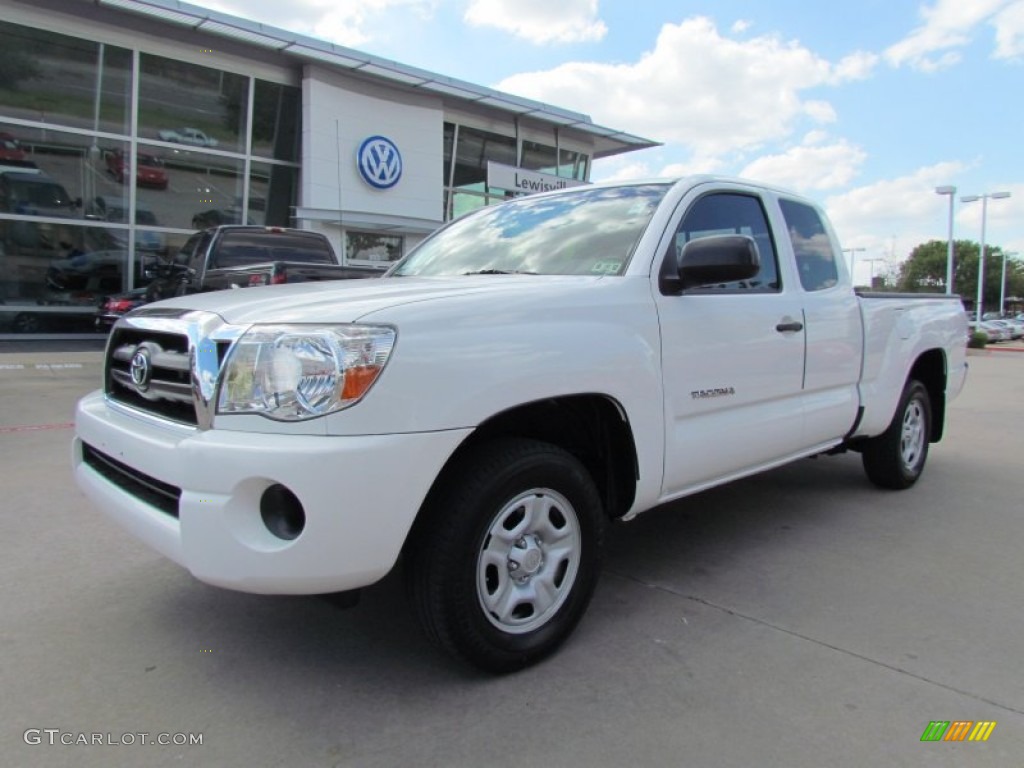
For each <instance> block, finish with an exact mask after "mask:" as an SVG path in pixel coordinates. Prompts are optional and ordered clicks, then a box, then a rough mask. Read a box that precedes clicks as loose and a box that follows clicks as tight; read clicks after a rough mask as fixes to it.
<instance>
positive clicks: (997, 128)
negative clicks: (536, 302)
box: [201, 0, 1024, 283]
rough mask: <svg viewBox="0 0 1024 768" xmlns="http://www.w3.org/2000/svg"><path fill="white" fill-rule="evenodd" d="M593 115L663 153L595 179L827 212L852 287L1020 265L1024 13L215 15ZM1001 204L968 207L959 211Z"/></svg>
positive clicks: (798, 4)
mask: <svg viewBox="0 0 1024 768" xmlns="http://www.w3.org/2000/svg"><path fill="white" fill-rule="evenodd" d="M201 4H202V5H203V6H204V7H208V8H212V9H215V10H220V11H223V12H226V13H230V14H232V15H235V16H240V17H243V18H247V19H251V20H253V21H258V22H263V23H266V24H270V25H272V26H275V27H279V28H284V29H289V30H292V31H295V32H299V33H302V34H306V35H311V36H313V37H316V38H319V39H321V40H326V41H330V42H334V43H339V44H341V45H345V46H348V47H351V48H355V49H357V50H360V51H364V52H366V53H370V54H374V55H376V56H382V57H385V58H388V59H392V60H395V61H398V62H401V63H403V64H409V65H412V66H416V67H421V68H423V69H427V70H430V71H432V72H436V73H438V74H442V75H447V76H449V77H455V78H459V79H462V80H467V81H469V82H472V83H475V84H478V85H484V86H488V87H491V88H495V89H497V90H501V91H505V92H508V93H512V94H516V95H519V96H524V97H527V98H531V99H535V100H538V101H543V102H546V103H548V104H552V105H554V106H558V107H563V108H565V109H570V110H574V111H578V112H583V113H585V114H587V115H590V117H591V118H592V119H593V120H594V122H595V123H598V124H600V125H603V126H607V127H611V128H616V129H620V130H624V131H626V132H629V133H633V134H636V135H639V136H642V137H644V138H647V139H652V140H655V141H658V142H661V143H662V145H663V146H660V147H657V148H653V149H647V150H642V151H639V152H631V153H627V154H625V155H621V156H618V157H615V158H607V159H604V160H598V161H596V162H595V163H594V168H593V172H592V174H591V178H592V180H595V181H600V180H605V179H629V178H650V177H660V176H680V175H685V174H689V173H714V174H723V175H728V176H741V177H746V178H750V179H755V180H758V181H764V182H770V183H773V184H779V185H782V186H784V187H787V188H789V189H792V190H795V191H797V192H800V193H803V194H805V195H807V196H809V197H811V198H813V199H814V200H816V201H817V202H818V203H820V204H821V205H823V206H824V208H825V209H826V211H827V212H828V213H829V216H830V217H831V219H832V222H833V225H834V226H835V229H836V232H837V234H838V236H839V239H840V241H841V243H842V247H843V249H844V250H846V251H847V259H848V260H849V259H854V260H855V279H856V280H857V281H858V283H860V282H866V281H867V278H868V276H869V272H870V273H871V274H874V275H881V274H885V273H887V272H888V273H890V274H892V273H894V272H895V270H896V269H897V268H898V266H897V265H898V263H899V262H900V261H902V260H903V259H905V258H906V257H907V256H908V255H909V253H910V251H911V250H912V249H913V248H914V246H916V245H918V244H920V243H923V242H926V241H928V240H943V241H945V240H946V239H947V236H948V231H949V200H950V198H949V197H948V196H941V195H938V194H936V193H935V188H936V187H939V186H955V187H956V188H957V193H956V196H955V202H954V237H955V238H956V239H967V240H974V241H975V242H977V241H979V240H980V239H981V229H982V208H983V207H986V208H987V215H986V216H985V225H986V236H985V242H986V244H987V245H989V246H993V245H998V246H1001V247H1002V248H1003V250H1004V251H1008V252H1016V253H1019V254H1020V258H1022V259H1024V0H926V1H925V2H914V1H913V0H858V2H856V3H823V2H819V3H811V2H808V1H807V0H771V2H765V1H764V0H715V1H714V2H708V1H707V0H705V1H704V2H694V1H692V0H670V1H663V0H289V2H288V3H281V2H280V0H207V2H201ZM993 192H1009V193H1010V194H1011V197H1010V198H1008V199H989V200H988V201H987V204H986V205H985V206H983V203H982V201H980V200H979V201H976V202H972V203H963V202H961V200H960V197H961V196H970V195H984V194H990V193H993Z"/></svg>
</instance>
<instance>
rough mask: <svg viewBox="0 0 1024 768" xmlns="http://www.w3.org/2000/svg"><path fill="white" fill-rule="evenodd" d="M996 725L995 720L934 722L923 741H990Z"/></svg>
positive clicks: (925, 731) (927, 729) (925, 732)
mask: <svg viewBox="0 0 1024 768" xmlns="http://www.w3.org/2000/svg"><path fill="white" fill-rule="evenodd" d="M996 725H997V723H996V721H995V720H979V721H977V722H975V721H973V720H953V721H952V722H950V721H949V720H932V721H931V722H930V723H928V727H927V728H925V729H924V733H923V734H921V741H988V737H989V736H991V735H992V731H994V730H995V729H996Z"/></svg>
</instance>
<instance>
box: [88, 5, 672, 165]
mask: <svg viewBox="0 0 1024 768" xmlns="http://www.w3.org/2000/svg"><path fill="white" fill-rule="evenodd" d="M93 2H94V3H95V5H97V6H100V7H106V8H114V9H117V10H121V11H126V12H129V13H136V14H139V15H142V16H147V17H149V18H153V19H156V20H158V21H163V22H166V23H170V24H177V25H179V26H184V27H188V28H191V29H193V30H196V31H200V32H208V33H210V34H214V35H220V36H222V37H228V38H231V39H233V40H237V41H240V42H243V43H249V44H251V45H256V46H261V47H264V48H268V49H271V50H275V51H277V52H278V53H281V54H284V55H287V56H294V57H297V58H301V59H304V60H311V61H316V62H318V63H325V64H334V65H335V66H338V67H340V68H342V69H346V70H349V71H355V72H363V73H364V74H367V75H370V76H373V77H378V78H380V79H383V80H390V81H392V82H396V83H400V84H402V85H405V86H410V87H412V88H415V89H421V90H424V91H428V92H434V93H440V94H442V95H446V96H450V97H452V98H456V99H460V100H463V101H466V102H469V103H479V104H481V105H483V106H488V107H492V108H494V109H499V110H504V111H507V112H512V113H514V114H516V115H521V116H528V117H534V118H536V119H538V120H543V121H545V122H550V123H552V124H554V125H558V126H562V127H566V128H571V129H574V130H579V131H582V132H584V133H588V134H590V135H593V136H595V137H599V138H600V139H604V140H605V141H607V142H611V143H615V144H621V148H620V149H615V148H614V147H610V148H608V149H607V150H606V151H604V152H603V153H602V154H600V155H597V154H595V157H607V156H609V155H614V154H620V153H621V152H628V151H631V150H634V149H644V148H648V147H657V146H661V143H660V142H656V141H651V140H650V139H644V138H642V137H640V136H635V135H633V134H629V133H626V132H625V131H619V130H616V129H612V128H607V127H604V126H600V125H597V124H595V123H594V122H593V121H592V120H591V118H590V116H589V115H586V114H584V113H582V112H575V111H572V110H568V109H564V108H562V107H556V106H553V105H551V104H546V103H544V102H540V101H535V100H533V99H528V98H525V97H522V96H515V95H513V94H510V93H505V92H504V91H498V90H495V89H493V88H488V87H486V86H482V85H476V84H474V83H470V82H468V81H466V80H459V79H458V78H454V77H448V76H447V75H441V74H439V73H436V72H431V71H429V70H425V69H420V68H419V67H413V66H410V65H408V64H402V63H400V62H397V61H393V60H391V59H385V58H383V57H380V56H374V55H372V54H368V53H364V52H362V51H357V50H355V49H354V48H347V47H345V46H342V45H338V44H335V43H329V42H327V41H324V40H319V39H317V38H314V37H310V36H308V35H303V34H300V33H297V32H290V31H287V30H284V29H279V28H277V27H272V26H270V25H269V24H263V23H262V22H256V21H250V20H249V19H244V18H241V17H238V16H231V15H229V14H226V13H222V12H220V11H214V10H210V9H208V8H202V7H200V6H198V5H192V4H191V3H186V2H182V1H181V0H93Z"/></svg>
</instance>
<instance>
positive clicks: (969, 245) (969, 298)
mask: <svg viewBox="0 0 1024 768" xmlns="http://www.w3.org/2000/svg"><path fill="white" fill-rule="evenodd" d="M947 253H948V247H947V241H945V240H930V241H928V242H927V243H922V244H921V245H919V246H917V247H916V248H914V250H913V251H911V252H910V256H909V257H908V258H907V260H906V261H904V262H903V263H902V264H900V270H899V277H898V278H897V285H898V289H899V290H900V291H905V292H908V293H920V292H938V293H943V292H945V290H946V259H947ZM1002 269H1003V249H1002V248H1001V247H999V246H995V247H992V246H986V247H985V294H984V296H983V301H984V305H985V306H986V307H991V308H993V309H995V308H996V307H997V305H998V304H999V293H1000V282H1001V278H1002ZM953 291H954V292H956V293H958V294H960V295H961V296H962V297H963V298H964V300H965V301H966V302H967V303H968V304H973V303H974V301H975V299H976V298H977V296H978V244H977V243H975V242H973V241H971V240H957V241H955V242H954V244H953ZM1006 296H1007V298H1009V297H1024V263H1022V262H1020V261H1017V260H1016V259H1013V258H1010V259H1007V261H1006Z"/></svg>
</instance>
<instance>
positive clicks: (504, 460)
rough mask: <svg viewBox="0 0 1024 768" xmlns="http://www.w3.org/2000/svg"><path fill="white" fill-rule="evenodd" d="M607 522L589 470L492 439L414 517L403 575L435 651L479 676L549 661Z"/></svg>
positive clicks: (575, 608)
mask: <svg viewBox="0 0 1024 768" xmlns="http://www.w3.org/2000/svg"><path fill="white" fill-rule="evenodd" d="M604 525H605V518H604V512H603V509H602V504H601V499H600V496H599V495H598V493H597V490H596V488H595V486H594V481H593V479H592V478H591V476H590V474H589V473H588V472H587V470H586V468H585V467H584V466H583V465H582V464H581V463H580V462H579V461H578V460H577V459H576V458H575V457H573V456H572V455H570V454H569V453H567V452H566V451H564V450H562V449H561V448H558V447H557V446H554V445H551V444H548V443H542V442H538V441H534V440H524V439H501V440H496V441H494V442H491V443H487V444H484V445H482V446H480V447H479V448H477V449H474V450H473V451H471V452H468V453H467V454H466V455H465V456H463V457H462V459H461V460H460V461H459V463H458V464H457V465H456V466H455V467H453V469H452V471H451V472H450V473H447V475H446V478H445V480H443V481H442V485H441V487H439V488H438V489H435V491H434V492H432V493H431V496H430V498H429V499H428V500H427V503H426V505H425V506H424V508H423V510H422V511H421V513H420V517H419V518H418V520H417V523H416V526H415V530H414V531H413V534H412V537H411V539H410V542H409V546H408V547H407V549H406V558H405V562H404V575H405V580H406V586H407V588H408V591H409V594H410V598H411V600H412V603H413V607H414V609H415V611H416V614H417V618H418V619H419V621H420V623H421V624H422V625H423V627H424V629H425V630H426V632H427V634H428V635H429V636H430V637H431V639H433V640H434V641H435V642H436V643H438V644H439V645H440V646H441V647H442V648H444V649H445V650H447V651H448V652H450V653H452V654H454V655H455V656H457V657H459V658H461V659H463V660H465V661H468V662H469V663H470V664H473V665H475V666H476V667H479V668H480V669H483V670H486V671H488V672H496V673H501V672H511V671H514V670H517V669H522V668H523V667H526V666H529V665H530V664H533V663H535V662H537V661H539V660H540V659H542V658H544V657H545V656H547V655H548V654H550V653H551V652H552V651H554V650H555V649H556V648H557V647H558V646H559V645H560V644H561V643H562V642H563V641H564V640H565V639H566V638H567V637H568V636H569V635H570V634H571V633H572V631H573V629H575V627H576V624H577V623H578V622H579V620H580V618H581V617H582V616H583V613H584V612H585V611H586V608H587V605H588V604H589V602H590V598H591V596H592V595H593V592H594V587H595V585H596V584H597V579H598V575H599V573H600V570H601V562H602V559H603V557H602V556H603V545H604Z"/></svg>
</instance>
